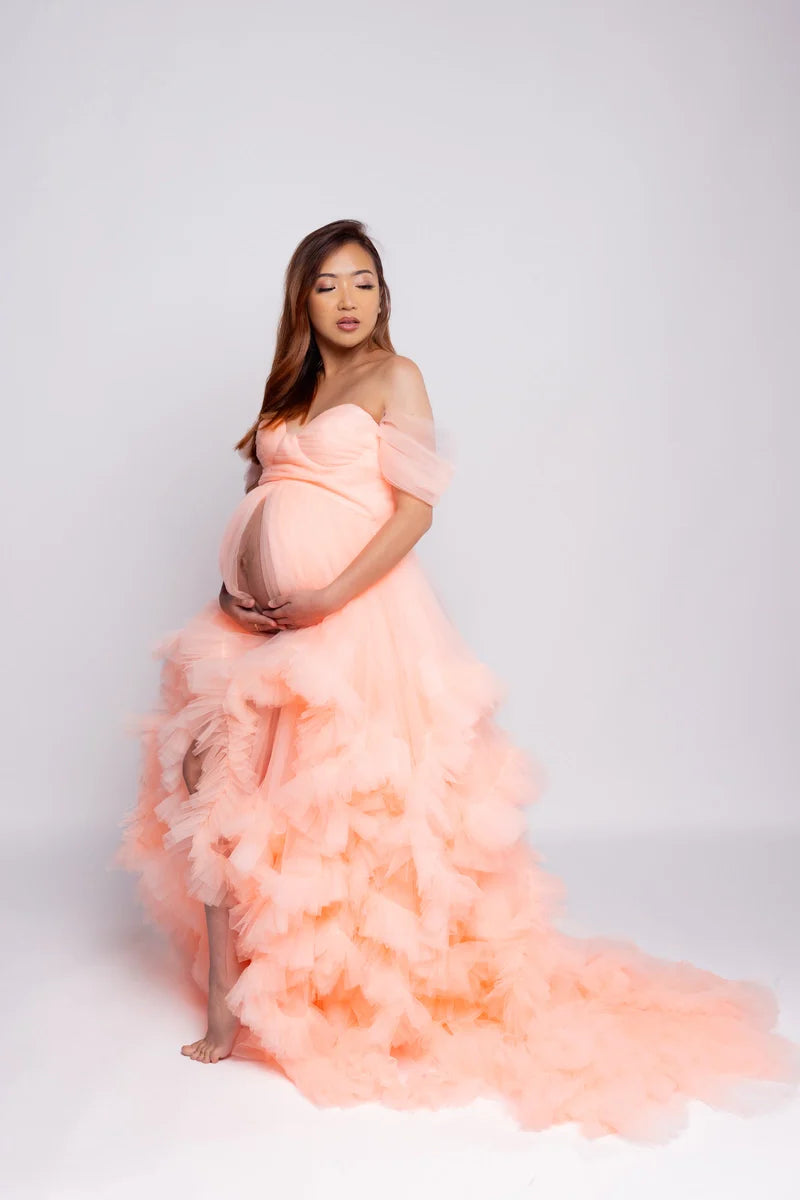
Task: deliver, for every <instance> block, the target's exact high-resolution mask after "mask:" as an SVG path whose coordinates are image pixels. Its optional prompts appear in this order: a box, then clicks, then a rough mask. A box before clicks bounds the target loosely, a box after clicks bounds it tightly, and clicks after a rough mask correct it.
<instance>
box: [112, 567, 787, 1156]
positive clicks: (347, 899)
mask: <svg viewBox="0 0 800 1200" xmlns="http://www.w3.org/2000/svg"><path fill="white" fill-rule="evenodd" d="M156 653H157V654H159V655H160V656H161V657H162V659H163V667H162V690H161V697H162V707H161V709H160V710H159V712H157V713H154V714H148V715H146V716H145V717H144V718H143V719H142V721H141V723H140V725H139V727H138V728H139V731H140V733H141V736H142V738H143V750H144V759H143V763H144V767H143V775H142V780H141V788H140V795H139V801H138V804H137V808H136V810H135V812H134V813H132V814H131V815H130V817H129V819H128V820H127V822H126V826H125V833H124V841H123V846H122V848H121V850H120V854H119V860H118V861H119V862H120V865H123V866H126V867H127V868H129V869H132V870H135V871H137V872H138V873H139V875H140V881H141V891H142V897H143V900H144V902H145V903H146V905H147V907H148V909H149V911H150V913H151V914H152V916H153V918H154V919H155V920H156V921H157V922H158V923H159V924H161V925H162V926H164V927H165V928H167V929H168V930H169V931H170V933H171V934H172V936H173V937H174V939H175V941H176V944H177V945H179V946H180V947H181V948H182V950H183V952H184V953H185V954H186V956H187V960H188V962H189V965H190V968H191V970H192V973H193V976H194V978H195V980H196V982H197V983H198V985H199V986H200V987H202V988H205V986H206V971H207V957H206V955H207V951H206V941H205V922H204V914H203V907H202V906H203V903H208V904H216V903H220V902H221V900H222V899H223V898H224V897H226V896H227V897H228V898H229V899H232V901H233V907H232V909H231V923H232V927H233V928H234V931H235V936H236V942H237V951H238V954H239V957H240V959H241V960H242V961H243V962H244V963H245V964H246V965H245V969H244V970H243V972H242V975H241V977H240V979H239V980H238V982H237V984H236V985H235V987H234V988H233V989H232V991H231V992H230V993H229V996H228V1001H229V1003H230V1005H231V1007H232V1008H233V1010H234V1011H235V1012H236V1014H237V1015H238V1016H239V1018H240V1019H241V1020H242V1022H243V1029H242V1032H241V1034H240V1037H239V1040H238V1042H237V1046H236V1048H235V1051H234V1053H235V1054H238V1055H242V1056H246V1057H255V1058H259V1059H264V1060H266V1061H270V1062H277V1063H278V1064H280V1066H281V1067H282V1069H283V1070H284V1071H285V1072H286V1074H287V1075H288V1076H289V1077H290V1078H291V1079H292V1080H294V1082H295V1083H296V1084H297V1086H298V1087H300V1088H301V1089H302V1091H303V1092H304V1093H305V1094H306V1095H307V1096H308V1097H309V1098H310V1099H311V1100H313V1101H314V1102H316V1103H318V1104H325V1105H328V1104H335V1105H347V1104H352V1103H356V1102H360V1101H365V1100H380V1101H382V1102H384V1103H387V1104H390V1105H392V1106H395V1107H400V1108H405V1107H420V1106H432V1107H438V1106H439V1105H442V1104H460V1103H466V1102H467V1101H469V1100H471V1099H472V1098H474V1097H476V1096H478V1095H486V1094H496V1095H498V1096H500V1097H503V1098H504V1099H505V1100H506V1101H507V1102H508V1103H509V1105H510V1106H511V1108H512V1110H513V1111H514V1112H515V1113H516V1115H517V1117H518V1119H519V1121H520V1122H521V1123H522V1124H523V1125H524V1126H526V1127H527V1128H531V1129H542V1128H546V1127H548V1126H550V1125H553V1124H556V1123H560V1122H566V1121H575V1122H577V1123H578V1125H579V1127H580V1129H581V1131H582V1132H583V1133H584V1134H586V1135H587V1136H598V1135H600V1134H603V1133H609V1132H612V1133H620V1134H623V1135H625V1136H627V1137H630V1138H633V1139H637V1140H638V1139H643V1140H657V1141H659V1140H665V1139H666V1138H668V1137H669V1136H672V1135H673V1134H674V1133H675V1132H676V1131H677V1129H679V1128H681V1127H682V1125H683V1124H684V1123H685V1105H686V1101H687V1100H688V1099H689V1098H692V1097H696V1098H701V1099H705V1100H707V1101H708V1102H709V1103H712V1104H715V1105H718V1106H720V1107H727V1108H731V1109H733V1110H734V1111H753V1108H754V1103H753V1097H752V1096H751V1095H749V1094H747V1093H746V1091H745V1090H743V1089H744V1088H745V1085H746V1084H748V1083H749V1082H753V1081H760V1082H761V1083H762V1084H763V1083H765V1082H771V1083H772V1085H773V1087H772V1089H771V1090H770V1089H768V1098H767V1099H764V1098H763V1097H761V1098H760V1099H759V1100H758V1107H759V1108H760V1109H763V1108H768V1107H771V1106H773V1105H774V1103H775V1102H779V1101H780V1100H781V1099H782V1098H783V1097H784V1095H785V1093H786V1090H787V1089H790V1088H791V1086H796V1082H797V1080H798V1077H800V1068H799V1066H798V1057H797V1048H796V1047H795V1046H793V1045H792V1044H791V1043H789V1042H788V1041H787V1040H786V1039H784V1038H782V1037H780V1036H779V1035H778V1034H776V1033H774V1032H773V1029H774V1025H775V1022H776V1018H777V1005H776V1002H775V998H774V996H773V995H772V993H771V992H769V990H768V989H766V988H764V987H762V986H760V985H758V984H755V983H750V982H736V981H728V980H725V979H722V978H721V977H719V976H716V975H714V974H712V973H711V972H708V971H703V970H700V969H698V968H695V967H693V966H691V965H690V964H688V963H684V962H679V963H672V962H665V961H662V960H657V959H654V958H652V957H650V956H648V955H646V954H644V953H643V952H642V951H640V950H639V949H638V948H636V947H635V946H633V945H632V944H630V943H625V942H620V941H610V940H608V939H602V938H588V939H580V938H573V937H568V936H566V935H565V934H562V933H560V932H559V931H558V930H557V929H556V928H555V924H554V919H555V917H556V915H557V913H558V911H559V909H560V908H561V907H562V903H563V897H564V889H563V885H562V884H561V882H560V880H558V879H557V878H555V877H554V876H552V875H550V874H549V873H548V872H547V871H545V870H544V869H543V867H542V864H541V859H540V857H539V856H538V855H537V853H536V852H535V851H534V850H533V849H532V848H531V846H530V845H529V844H528V843H527V841H526V839H525V836H524V825H525V822H524V808H525V806H526V805H528V804H530V803H532V802H533V801H534V800H535V799H536V797H537V796H538V794H539V791H540V788H541V785H542V778H541V775H540V772H539V769H538V767H537V766H536V765H535V764H534V763H533V762H532V761H531V760H530V759H529V758H528V757H527V756H526V755H524V754H523V753H522V752H521V751H520V750H519V749H518V748H516V747H515V746H514V745H513V744H512V743H511V742H510V740H509V739H508V737H507V736H506V734H505V733H504V732H503V731H502V729H501V728H500V727H499V725H498V724H497V723H496V722H495V720H494V719H493V712H494V710H495V708H496V706H497V704H498V703H499V701H500V700H501V699H502V696H503V694H504V690H503V688H502V687H501V685H500V684H499V682H498V681H497V679H496V678H495V677H494V676H493V674H492V673H491V672H490V671H489V670H488V669H487V668H486V667H485V666H484V665H483V664H481V663H480V662H479V661H478V660H477V659H476V658H475V657H474V656H473V655H472V654H471V653H470V652H469V651H468V649H467V648H466V646H465V645H464V644H463V642H462V641H461V639H460V638H459V636H458V634H457V633H456V631H455V630H454V628H453V627H452V625H450V623H449V622H448V621H447V620H446V618H445V617H444V615H443V613H442V612H441V610H440V608H439V606H438V603H437V602H436V600H435V597H434V596H433V593H432V592H431V591H430V589H429V588H428V585H427V583H426V582H425V580H424V576H423V575H422V573H421V571H420V569H419V567H418V565H417V563H416V560H415V558H414V556H413V555H409V556H408V557H407V558H406V559H405V560H403V562H402V563H401V564H399V566H398V568H396V569H395V570H394V571H393V572H390V573H389V575H387V576H386V577H385V578H384V579H383V580H382V581H381V583H380V584H379V585H378V586H377V587H375V588H372V589H368V590H367V591H366V592H365V593H363V594H362V596H360V597H357V598H356V600H354V601H352V602H351V603H350V604H348V605H347V606H345V607H344V608H343V609H341V610H339V611H338V612H337V613H334V614H332V615H331V616H330V617H328V618H326V619H325V620H324V621H323V622H321V623H320V624H318V625H315V626H311V627H308V628H305V629H299V630H294V631H290V632H287V633H280V634H277V635H275V636H273V637H270V638H262V637H260V636H253V635H250V634H247V633H244V632H243V631H242V630H241V629H240V628H239V627H238V626H236V625H235V624H234V623H233V622H232V621H230V620H229V619H228V618H227V617H226V616H225V615H224V614H223V613H221V612H220V610H219V609H218V607H217V606H216V604H211V605H209V606H208V607H207V608H206V609H204V610H202V611H201V613H199V614H198V615H197V616H196V617H195V618H194V619H193V621H191V622H190V623H189V625H187V626H186V628H185V629H183V630H181V631H179V632H178V633H176V634H174V635H170V636H169V637H168V638H166V639H164V640H163V641H162V642H161V643H160V644H159V646H158V647H157V648H156ZM193 742H196V743H197V748H198V749H200V750H207V757H206V759H205V766H204V771H203V775H202V778H201V781H200V784H199V787H198V789H197V790H196V792H195V793H194V794H192V795H189V794H188V792H187V789H186V787H185V784H184V782H183V778H182V772H181V763H182V759H183V755H184V754H185V752H186V750H187V749H188V748H189V746H190V745H191V744H192V743H193Z"/></svg>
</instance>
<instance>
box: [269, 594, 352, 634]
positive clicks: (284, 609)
mask: <svg viewBox="0 0 800 1200" xmlns="http://www.w3.org/2000/svg"><path fill="white" fill-rule="evenodd" d="M335 607H336V606H335V604H333V602H332V598H331V595H330V592H329V591H328V589H327V588H302V589H300V590H299V591H296V592H283V593H281V595H279V596H273V597H272V598H271V599H270V602H269V603H268V604H265V605H264V609H263V611H264V612H265V613H268V614H269V615H270V616H271V617H273V618H274V620H275V622H276V624H277V625H278V626H279V628H280V629H300V628H302V627H303V626H304V625H316V624H318V623H319V622H320V621H321V620H322V619H323V617H327V616H328V615H329V613H332V612H333V611H334V609H335Z"/></svg>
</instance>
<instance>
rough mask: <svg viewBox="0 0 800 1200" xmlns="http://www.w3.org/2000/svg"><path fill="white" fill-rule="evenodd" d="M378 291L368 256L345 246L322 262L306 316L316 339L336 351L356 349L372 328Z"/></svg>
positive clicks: (355, 247)
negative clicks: (339, 348) (351, 347)
mask: <svg viewBox="0 0 800 1200" xmlns="http://www.w3.org/2000/svg"><path fill="white" fill-rule="evenodd" d="M379 293H380V289H379V287H378V276H377V274H376V272H375V263H374V262H373V261H372V255H371V254H370V253H369V251H367V250H365V249H364V247H363V246H359V244H358V242H348V243H347V244H346V245H344V246H339V248H338V249H336V250H332V251H331V253H330V254H329V255H327V257H326V258H325V259H324V260H323V262H322V264H321V266H320V269H319V275H318V276H317V278H316V279H315V280H314V282H313V284H312V286H311V294H310V295H309V297H308V316H309V320H310V321H311V324H312V326H313V328H314V332H315V334H316V335H317V339H318V340H319V339H323V340H327V341H328V342H330V343H332V344H333V345H335V346H337V347H350V346H358V345H360V344H361V343H362V342H365V341H367V340H368V338H369V336H370V334H371V333H372V331H373V329H374V328H375V322H376V321H377V319H378V308H379V306H380V294H379Z"/></svg>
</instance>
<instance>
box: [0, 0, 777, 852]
mask: <svg viewBox="0 0 800 1200" xmlns="http://www.w3.org/2000/svg"><path fill="white" fill-rule="evenodd" d="M3 27H4V28H3V37H2V39H1V40H0V46H2V51H1V53H2V59H3V61H2V72H0V81H1V82H0V86H2V89H3V100H4V107H5V115H6V121H5V125H4V133H3V143H4V144H3V161H4V163H5V166H6V184H5V186H4V188H3V190H2V194H1V195H0V203H2V206H3V220H2V239H3V251H4V259H5V269H4V279H5V287H4V289H3V321H2V326H3V335H2V336H3V339H4V342H5V345H4V348H3V354H2V365H1V366H0V369H1V370H2V375H3V378H2V385H3V397H4V430H5V438H4V446H5V468H4V471H3V483H4V487H5V492H6V495H5V499H4V504H3V515H4V520H5V522H6V535H5V543H4V544H5V547H6V556H7V567H8V569H7V572H6V579H7V582H6V588H5V590H4V605H5V613H4V627H5V631H6V635H7V636H6V639H5V652H6V664H7V686H6V688H5V689H4V693H3V702H4V705H5V707H6V712H5V714H4V720H3V725H4V730H5V733H6V736H7V738H8V743H9V744H8V748H7V750H6V753H5V765H6V783H5V787H4V801H5V813H4V822H5V828H6V830H7V831H10V832H12V833H13V832H14V831H15V830H17V831H19V832H20V833H24V832H25V831H28V832H36V833H43V834H46V835H48V836H51V837H53V838H54V839H56V840H57V839H59V838H67V837H78V838H83V837H84V836H85V835H86V833H87V832H88V831H94V832H95V833H96V834H97V835H99V836H101V837H102V838H104V839H105V840H106V841H107V843H108V844H109V845H110V844H111V842H112V841H113V838H114V833H113V829H114V827H115V826H116V824H117V822H118V821H119V819H120V817H121V815H122V813H123V811H125V810H126V809H127V808H128V807H129V806H130V805H131V804H132V802H133V798H134V792H135V785H136V776H137V770H138V761H137V747H136V745H135V743H134V741H133V740H132V739H131V738H130V736H129V735H128V734H127V733H125V722H126V717H127V714H129V713H131V712H134V713H135V712H137V711H141V710H144V709H146V708H147V707H149V706H150V705H151V704H152V703H153V702H154V700H155V691H156V681H157V667H156V664H155V663H154V661H153V660H152V659H151V658H150V656H149V648H150V646H151V645H152V644H153V643H154V642H155V641H156V640H157V639H158V638H159V637H160V636H161V635H162V634H163V633H165V632H167V631H169V630H170V629H172V628H175V627H177V626H178V625H180V624H181V623H182V622H183V621H185V620H186V619H187V618H188V617H189V616H190V614H191V613H192V612H194V611H195V610H196V609H197V608H199V607H200V606H201V605H202V604H204V603H205V602H206V601H207V600H208V599H209V598H211V597H213V596H215V595H216V592H217V590H218V586H219V581H218V577H217V566H216V553H217V545H218V541H219V538H220V536H221V533H222V530H223V527H224V522H225V520H226V517H227V514H228V513H229V511H230V509H231V507H232V506H233V504H234V503H235V502H236V500H237V498H238V496H239V495H240V493H241V490H242V463H241V460H240V459H239V458H238V457H237V456H236V455H234V454H233V452H232V449H231V447H232V445H233V443H234V441H235V440H236V439H237V438H238V437H239V436H240V435H241V434H242V433H243V432H244V430H245V429H246V428H247V426H248V425H249V423H250V422H251V420H252V419H253V417H254V415H255V413H256V411H257V409H258V405H259V403H260V397H261V393H262V390H263V385H264V380H265V377H266V373H267V371H268V368H269V364H270V361H271V356H272V351H273V347H274V332H275V324H276V320H277V315H278V310H279V304H280V297H281V283H282V274H283V271H284V268H285V266H286V263H287V261H288V258H289V255H290V253H291V251H292V249H293V248H294V246H295V245H296V243H297V241H298V240H299V239H300V238H301V237H302V236H304V235H305V234H306V233H307V232H308V231H309V230H311V229H312V228H315V227H316V226H319V225H321V224H323V223H325V222H328V221H330V220H333V219H335V218H340V217H357V218H360V219H362V220H365V221H366V222H367V224H368V226H369V229H370V231H371V232H372V234H373V236H374V237H375V239H376V240H377V242H378V244H379V247H380V248H381V250H382V253H383V255H384V261H385V266H386V270H387V274H388V280H389V284H390V287H391V289H392V298H393V318H392V324H391V331H392V336H393V339H394V343H395V346H396V348H397V349H398V351H399V352H400V353H402V354H406V355H408V356H410V357H411V358H413V359H414V360H415V361H417V362H418V363H419V365H420V367H421V368H422V370H423V373H424V375H425V378H426V380H427V383H428V388H429V393H430V395H431V399H432V403H433V406H434V411H435V412H436V414H437V417H438V419H439V421H440V423H441V425H442V426H443V428H444V427H446V428H447V430H448V431H449V432H450V434H451V435H452V437H453V438H454V440H455V446H456V452H457V460H458V472H457V476H456V479H455V482H454V483H453V485H452V487H451V489H450V491H449V492H448V494H447V495H446V496H445V498H444V499H443V500H442V502H441V504H440V506H439V508H438V509H437V513H436V517H435V520H434V525H433V528H432V530H431V531H430V533H429V534H428V535H427V536H426V538H425V539H424V542H423V543H422V544H421V546H420V554H421V555H422V556H423V559H424V561H425V563H426V565H427V567H428V570H429V574H430V576H431V578H432V581H433V583H434V586H435V587H436V589H437V591H438V593H439V595H440V596H441V598H442V601H443V603H444V604H445V606H446V608H447V610H448V612H449V613H450V615H451V617H452V619H453V620H454V621H455V623H456V624H457V625H458V626H459V628H460V630H461V631H462V633H463V634H464V635H465V637H466V638H467V639H468V640H469V641H470V643H471V644H472V645H473V646H474V647H475V649H476V650H477V652H478V653H479V655H480V656H481V657H482V658H483V659H484V660H485V661H487V662H488V663H489V664H490V665H491V666H492V667H493V668H494V669H495V671H496V672H497V673H498V674H499V675H500V676H501V677H502V678H503V680H504V682H505V683H506V684H507V694H508V700H507V703H506V705H505V706H504V708H503V709H502V710H501V712H500V714H499V717H500V720H501V721H502V722H503V723H504V724H505V725H506V726H507V727H508V728H509V729H510V730H511V731H512V733H513V734H514V736H515V737H516V738H517V739H518V740H519V741H520V742H521V743H522V744H523V745H524V746H525V747H526V748H527V749H528V750H529V752H530V753H531V754H532V755H534V756H535V757H536V758H537V760H538V761H539V762H541V763H542V764H543V766H544V768H545V770H546V772H547V776H548V786H547V790H546V792H545V794H544V796H543V797H542V800H541V802H540V803H539V805H537V806H536V808H535V811H533V812H532V813H531V824H532V829H533V833H534V837H535V833H536V830H537V829H540V830H542V831H544V830H560V831H570V830H594V829H597V830H612V831H613V830H614V829H620V830H622V829H634V830H637V829H642V830H647V829H658V828H662V827H687V826H688V827H695V826H703V827H709V826H714V827H731V828H743V827H744V828H746V827H750V826H756V825H763V826H768V827H781V826H786V825H789V824H796V822H797V820H798V810H797V802H796V799H797V766H796V752H795V751H796V734H797V715H798V685H797V680H798V675H797V667H798V641H797V615H796V614H797V610H798V601H799V600H800V596H798V568H797V541H796V528H794V526H795V524H796V514H797V486H796V474H797V467H796V453H797V440H796V439H797V354H796V331H797V323H798V311H797V278H798V268H800V262H798V257H799V255H798V236H797V233H798V231H797V226H796V200H797V195H798V183H800V180H798V158H797V145H798V144H799V140H798V139H799V135H800V131H799V130H798V128H797V126H798V123H800V122H799V121H798V112H799V111H800V109H799V108H798V96H797V90H798V88H797V76H796V71H795V65H796V51H797V13H796V10H795V11H794V12H793V11H792V5H790V4H788V3H786V4H784V3H780V2H777V0H767V2H766V3H762V4H759V5H750V4H743V3H733V4H731V3H724V2H723V0H719V2H718V3H713V2H710V0H706V2H704V3H700V4H697V5H691V6H681V5H675V4H673V3H667V2H666V0H659V2H658V3H650V4H647V5H640V4H636V3H621V2H619V0H616V2H615V0H612V2H610V3H607V4H604V5H602V6H593V5H580V4H574V3H573V4H570V3H566V4H565V3H556V2H555V0H552V2H549V3H544V4H533V5H527V4H522V3H519V4H513V3H508V2H507V0H506V2H501V3H496V4H493V5H492V6H491V8H490V9H489V10H487V9H486V7H485V6H483V5H473V4H467V5H461V6H459V7H457V8H456V7H453V6H451V5H447V4H445V3H443V2H442V0H438V2H436V3H426V4H424V5H416V4H404V5H403V6H402V10H401V8H400V6H397V8H396V9H395V10H394V11H392V12H387V11H385V10H383V9H382V7H381V6H378V5H375V4H369V5H363V4H361V3H355V4H350V3H349V4H347V5H346V6H331V5H322V4H316V3H311V4H309V3H307V4H305V5H304V6H303V9H302V10H300V11H295V12H294V13H289V12H287V13H283V12H281V11H280V9H278V8H277V6H275V8H272V7H271V6H265V5H263V4H260V3H256V2H255V0H253V2H251V3H244V2H242V0H240V2H238V3H237V2H234V3H228V4H225V5H222V4H214V3H209V2H208V0H206V2H200V0H196V2H194V3H191V4H189V3H177V2H175V0H173V2H171V3H163V2H159V3H155V2H154V0H144V2H142V0H137V2H136V3H119V2H118V3H115V4H113V5H108V4H105V3H101V2H100V0H93V2H87V3H63V4H59V5H54V4H45V3H42V2H38V0H37V2H33V3H32V2H31V0H26V2H25V3H21V2H20V0H17V2H16V3H7V4H6V5H5V6H4V9H3Z"/></svg>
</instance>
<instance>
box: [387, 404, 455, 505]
mask: <svg viewBox="0 0 800 1200" xmlns="http://www.w3.org/2000/svg"><path fill="white" fill-rule="evenodd" d="M378 438H379V442H378V464H379V466H380V470H381V474H382V475H383V477H384V479H386V480H387V481H388V482H389V483H390V484H391V485H392V486H393V487H396V488H399V489H400V490H401V491H403V492H409V493H410V494H411V495H412V496H416V497H417V498H418V499H419V500H424V501H425V503H426V504H431V505H432V504H436V502H437V501H438V500H439V498H440V496H441V495H442V492H444V490H445V489H446V488H447V486H448V485H449V483H450V481H451V479H452V477H453V471H454V464H453V462H452V461H451V460H450V459H449V458H446V457H445V456H444V455H443V454H442V453H441V452H439V451H438V450H437V447H436V431H435V425H434V421H433V418H432V417H428V416H425V415H422V414H418V413H408V412H402V411H398V412H391V413H389V412H387V413H385V414H384V416H383V418H382V419H381V421H380V423H379V425H378Z"/></svg>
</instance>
